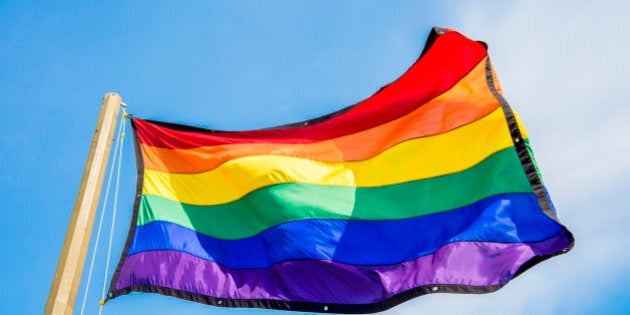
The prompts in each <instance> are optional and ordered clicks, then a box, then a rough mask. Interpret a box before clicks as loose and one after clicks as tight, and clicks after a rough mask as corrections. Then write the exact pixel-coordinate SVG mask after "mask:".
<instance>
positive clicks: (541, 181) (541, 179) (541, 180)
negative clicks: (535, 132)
mask: <svg viewBox="0 0 630 315" xmlns="http://www.w3.org/2000/svg"><path fill="white" fill-rule="evenodd" d="M525 147H526V148H527V152H528V153H529V156H530V157H531V159H532V164H534V168H535V169H536V174H538V178H540V183H541V184H542V185H543V186H544V185H545V183H544V182H543V178H542V174H541V173H540V169H539V168H538V163H537V162H536V158H535V157H534V151H533V150H532V146H531V144H530V143H529V139H525Z"/></svg>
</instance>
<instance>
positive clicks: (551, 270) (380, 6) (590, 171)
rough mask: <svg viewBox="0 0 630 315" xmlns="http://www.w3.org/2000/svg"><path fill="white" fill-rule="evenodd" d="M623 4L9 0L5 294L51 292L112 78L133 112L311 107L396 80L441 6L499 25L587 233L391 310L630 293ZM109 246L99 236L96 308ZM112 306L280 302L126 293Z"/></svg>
mask: <svg viewBox="0 0 630 315" xmlns="http://www.w3.org/2000/svg"><path fill="white" fill-rule="evenodd" d="M628 16H630V5H628V3H627V2H623V1H606V2H605V3H603V2H601V3H595V2H586V1H577V2H571V3H570V5H569V2H565V4H560V3H551V2H545V1H527V2H525V1H517V2H513V3H510V4H505V3H502V2H501V1H474V2H471V1H466V2H464V1H461V2H456V1H446V2H440V3H439V4H437V3H434V4H430V5H427V4H423V3H422V1H396V2H391V1H378V2H377V1H318V2H314V1H186V2H180V3H177V4H175V3H167V2H160V1H109V2H108V3H104V2H93V1H83V2H65V1H48V2H45V1H41V2H36V1H19V2H17V1H0V152H1V153H2V158H1V159H0V195H1V196H2V197H3V209H2V210H1V211H0V219H1V220H2V222H4V224H3V228H2V229H0V242H2V243H1V247H2V251H1V253H2V254H1V255H2V260H1V261H2V265H1V268H0V278H1V279H2V281H0V297H1V298H2V300H1V301H0V313H1V314H37V313H41V312H42V311H43V308H44V304H45V301H46V297H47V295H48V290H49V287H50V284H51V281H52V276H53V273H54V270H55V267H56V263H57V259H58V256H59V252H60V249H61V246H62V243H63V238H64V233H65V228H66V226H67V224H68V221H69V217H70V213H71V209H72V206H73V204H74V198H75V194H76V192H77V189H78V186H79V182H80V179H81V174H82V171H83V165H84V163H85V159H86V157H87V152H88V149H89V145H90V141H91V137H92V134H93V131H94V127H95V122H96V119H97V116H98V111H99V109H100V103H101V98H102V96H103V95H104V94H105V93H106V92H110V91H115V92H118V93H120V94H121V95H122V97H123V100H124V102H126V103H127V104H128V111H129V112H130V113H133V114H135V115H137V116H139V117H143V118H151V119H160V120H169V121H174V122H181V123H188V124H195V125H200V126H204V127H210V128H214V129H227V130H238V129H252V128H260V127H268V126H272V125H278V124H286V123H290V122H294V121H301V120H305V119H309V118H313V117H316V116H319V115H322V114H325V113H329V112H332V111H335V110H337V109H340V108H342V107H345V106H347V105H350V104H352V103H355V102H357V101H359V100H361V99H363V98H365V97H367V96H369V95H371V94H372V93H374V92H375V91H376V90H378V88H380V87H381V86H383V85H385V84H387V83H389V82H391V81H393V80H394V79H396V78H397V77H398V76H399V75H401V74H402V73H403V72H404V71H405V70H406V69H407V68H408V67H409V66H410V65H411V64H412V63H413V62H414V61H415V59H416V58H417V57H418V55H419V53H420V51H421V49H422V47H423V45H424V40H425V38H426V36H427V34H428V32H429V30H430V28H431V27H432V26H434V25H437V26H446V27H451V28H455V29H457V30H459V31H460V32H462V33H464V34H466V35H468V36H469V37H471V38H473V39H479V40H484V41H486V42H487V43H488V44H489V46H490V50H489V52H490V56H491V58H492V60H493V62H494V64H495V67H496V69H497V72H498V75H499V78H500V79H501V82H502V85H503V88H504V92H505V95H506V98H507V99H508V101H509V102H510V103H511V105H512V106H513V108H515V110H516V111H517V112H518V113H519V114H520V115H521V117H522V118H523V120H524V122H525V125H526V126H527V127H528V130H529V133H530V138H531V142H532V145H533V146H534V150H535V152H536V156H537V159H538V162H539V164H540V166H541V169H542V172H543V176H544V178H545V181H546V184H547V186H548V188H549V190H550V191H551V194H552V197H553V199H554V202H555V204H556V206H557V208H558V211H559V216H560V219H561V220H562V221H563V223H565V224H566V225H567V226H568V227H569V229H571V230H572V231H573V232H574V233H575V236H576V239H577V244H576V247H575V249H574V250H573V251H572V252H570V253H569V254H567V255H564V256H560V257H557V258H554V259H551V260H549V261H547V262H545V263H543V264H541V265H539V266H537V267H536V268H534V269H532V270H530V271H528V272H527V273H525V274H524V275H523V276H521V277H519V278H517V279H516V280H514V281H513V282H512V283H510V284H509V285H507V286H506V287H505V288H503V289H502V290H500V291H498V292H496V293H493V294H487V295H444V294H436V295H431V296H425V297H420V298H416V299H414V300H412V301H409V302H407V303H404V304H402V305H400V306H398V307H396V308H393V309H391V310H389V311H387V312H384V313H383V314H388V315H389V314H400V315H407V314H419V313H441V314H480V313H485V314H488V313H501V314H567V313H570V314H593V313H598V314H622V313H627V312H630V302H629V301H630V293H628V290H627V283H628V282H629V281H630V254H629V251H628V250H629V249H630V246H629V245H630V244H629V243H630V242H629V241H628V237H627V228H626V225H627V222H629V221H630V212H629V211H627V207H628V206H627V205H628V202H629V201H630V197H628V188H629V187H630V179H629V178H630V159H629V158H628V156H629V155H630V136H628V131H629V130H628V126H629V125H630V109H629V107H628V106H627V100H628V99H629V98H630V89H628V88H627V84H628V79H629V78H628V73H630V66H629V64H630V63H629V62H628V61H627V56H628V53H629V52H630V49H629V47H630V44H628V42H627V38H628V36H627V34H626V32H627V30H628V29H630V22H629V21H628V19H627V17H628ZM128 140H129V139H128ZM124 155H125V159H124V162H123V163H124V165H123V168H122V170H123V179H122V183H121V194H120V205H119V213H118V217H119V220H118V221H117V223H116V224H117V225H116V229H115V235H114V247H113V256H114V259H113V261H112V263H111V266H110V269H113V267H114V265H115V264H116V263H117V259H118V257H119V255H120V251H121V249H122V246H123V240H124V237H125V235H126V232H127V227H128V222H129V218H130V215H131V205H132V197H133V192H134V186H135V166H134V163H135V162H134V161H133V158H132V157H133V152H132V150H131V145H130V142H127V144H126V149H125V151H124ZM102 248H104V246H103V245H101V249H102ZM104 265H105V254H104V253H102V252H101V253H99V254H98V260H97V263H96V267H95V268H96V269H95V270H96V272H95V276H94V277H95V279H94V280H93V282H92V284H93V285H92V286H91V288H90V295H89V300H88V308H87V310H86V313H85V314H96V313H97V310H98V305H97V302H98V300H99V299H100V290H101V286H102V281H103V280H102V277H103V272H104ZM110 275H111V270H110ZM108 281H109V279H108ZM84 282H85V281H84ZM84 286H85V284H84V285H83V286H82V288H81V291H80V295H79V299H78V301H79V304H77V309H80V302H81V296H82V290H84ZM103 313H104V314H116V315H118V314H210V313H212V314H274V313H279V312H273V311H265V310H244V309H232V310H230V309H223V308H216V307H211V306H205V305H200V304H196V303H192V302H185V301H180V300H176V299H173V298H169V297H163V296H160V295H151V294H131V295H127V296H123V297H120V298H117V299H115V300H113V301H111V302H109V303H108V304H107V305H106V306H105V308H104V311H103ZM77 314H78V312H77Z"/></svg>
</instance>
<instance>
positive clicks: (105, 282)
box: [98, 107, 129, 315]
mask: <svg viewBox="0 0 630 315" xmlns="http://www.w3.org/2000/svg"><path fill="white" fill-rule="evenodd" d="M122 110H123V114H122V115H123V119H122V122H121V125H122V130H121V133H120V138H119V141H120V151H118V167H117V170H116V172H117V174H116V185H115V186H114V207H113V209H112V210H113V211H112V224H111V227H110V230H109V245H108V246H107V258H106V262H105V275H104V277H103V290H102V291H101V301H100V302H99V304H100V307H99V309H98V314H99V315H101V313H102V311H103V305H104V304H105V292H106V290H107V277H108V276H109V274H108V271H109V263H110V261H111V254H112V240H113V238H114V228H115V227H116V210H117V208H118V192H119V187H120V169H121V166H122V153H123V150H122V149H123V146H124V144H125V142H124V139H125V126H126V125H127V117H128V116H129V115H128V114H127V112H126V111H125V108H124V107H123V109H122Z"/></svg>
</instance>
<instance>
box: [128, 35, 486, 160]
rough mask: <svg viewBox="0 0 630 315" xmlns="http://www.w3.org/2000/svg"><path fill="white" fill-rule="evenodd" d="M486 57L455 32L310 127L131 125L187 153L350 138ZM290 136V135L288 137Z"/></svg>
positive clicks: (152, 141)
mask: <svg viewBox="0 0 630 315" xmlns="http://www.w3.org/2000/svg"><path fill="white" fill-rule="evenodd" d="M486 55H487V52H486V49H485V47H484V46H483V45H482V44H480V43H478V42H475V41H472V40H470V39H468V38H466V37H464V36H463V35H461V34H459V33H456V32H449V33H446V34H443V35H439V36H438V37H437V39H436V40H435V42H434V43H433V45H432V46H431V48H430V49H429V50H428V51H427V53H426V54H424V55H423V56H422V57H421V58H420V59H418V61H416V63H415V64H414V65H413V66H411V68H409V70H407V72H406V73H405V74H403V75H402V76H401V77H400V78H398V80H396V81H394V82H393V83H391V84H389V85H387V86H385V87H384V88H383V89H381V90H380V91H379V92H377V93H376V94H374V95H372V96H371V97H370V98H368V99H366V100H364V101H362V102H360V103H358V104H357V105H356V106H355V107H353V108H352V109H351V110H349V111H347V112H345V113H343V114H341V115H338V116H334V117H332V118H330V119H328V120H325V121H323V122H320V123H317V124H313V125H310V126H302V127H295V128H282V129H274V130H251V131H240V132H220V131H219V132H218V131H210V130H208V131H183V130H177V129H176V128H170V127H169V128H167V127H164V126H160V125H158V124H155V123H152V122H148V121H144V120H141V119H135V120H134V124H135V127H136V130H137V133H138V139H139V140H140V142H141V143H144V144H147V145H150V146H157V147H165V148H173V149H187V148H193V147H199V146H211V145H219V144H234V143H261V142H266V143H311V142H317V141H322V140H326V139H330V138H336V137H340V136H343V135H347V134H352V133H355V132H358V131H361V130H365V129H368V128H372V127H375V126H378V125H380V124H383V123H386V122H388V121H391V120H393V119H396V118H398V117H401V116H403V115H405V114H407V113H409V112H411V111H412V110H414V109H416V108H417V107H419V106H422V105H423V104H424V103H426V102H428V101H429V100H431V99H433V98H434V97H436V96H438V95H440V94H442V93H444V92H445V91H447V90H449V89H450V88H451V87H452V86H453V85H455V84H456V83H457V82H458V81H459V80H460V79H461V78H463V77H464V76H465V75H466V74H467V73H468V72H469V71H471V70H472V69H473V68H474V67H475V66H476V65H477V64H478V63H479V62H480V61H481V60H482V59H483V58H484V57H485V56H486ZM288 130H290V132H287V131H288Z"/></svg>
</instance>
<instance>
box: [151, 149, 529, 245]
mask: <svg viewBox="0 0 630 315" xmlns="http://www.w3.org/2000/svg"><path fill="white" fill-rule="evenodd" d="M531 192H532V188H531V186H530V184H529V181H528V180H527V177H526V176H525V172H524V171H523V168H522V166H521V164H520V161H519V159H518V156H517V154H516V150H514V148H508V149H504V150H502V151H499V152H497V153H495V154H493V155H491V156H489V157H488V158H486V159H485V160H484V161H482V162H481V163H479V164H477V165H476V166H474V167H472V168H470V169H467V170H465V171H462V172H459V173H455V174H451V175H445V176H440V177H435V178H431V179H424V180H419V181H413V182H407V183H402V184H396V185H390V186H381V187H369V188H352V187H345V186H344V187H340V186H320V185H312V184H296V183H292V184H281V185H274V186H269V187H265V188H261V189H259V190H256V191H253V192H251V193H250V194H248V195H246V196H244V197H243V198H241V199H239V200H236V201H233V202H230V203H227V204H222V205H213V206H198V205H188V204H181V203H177V202H174V201H171V200H168V199H165V198H162V197H158V196H153V195H143V196H142V204H141V206H140V212H139V216H138V225H145V224H148V223H150V222H152V221H167V222H173V223H176V224H178V225H181V226H184V227H187V228H190V229H193V230H195V231H197V232H199V233H202V234H206V235H209V236H212V237H216V238H220V239H240V238H246V237H250V236H253V235H256V234H258V233H260V232H262V231H264V230H266V229H268V228H270V227H272V226H275V225H278V224H281V223H284V222H289V221H295V220H304V219H355V220H398V219H407V218H413V217H418V216H423V215H428V214H432V213H437V212H443V211H448V210H451V209H456V208H459V207H463V206H465V205H469V204H472V203H474V202H476V201H479V200H481V199H484V198H487V197H490V196H493V195H497V194H505V193H531Z"/></svg>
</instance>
